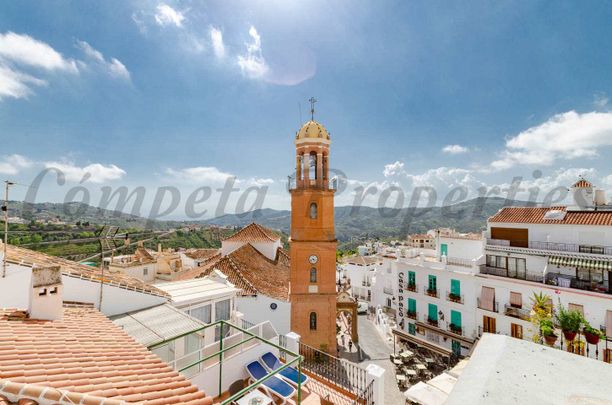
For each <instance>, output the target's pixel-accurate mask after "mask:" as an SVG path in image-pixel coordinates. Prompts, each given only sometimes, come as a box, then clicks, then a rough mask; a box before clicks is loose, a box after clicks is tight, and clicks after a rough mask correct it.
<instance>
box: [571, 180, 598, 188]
mask: <svg viewBox="0 0 612 405" xmlns="http://www.w3.org/2000/svg"><path fill="white" fill-rule="evenodd" d="M572 187H576V188H579V187H583V188H586V187H593V184H592V183H591V182H590V181H588V180H585V179H580V180H578V181H577V182H575V183H574V185H573V186H572Z"/></svg>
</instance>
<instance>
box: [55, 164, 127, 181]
mask: <svg viewBox="0 0 612 405" xmlns="http://www.w3.org/2000/svg"><path fill="white" fill-rule="evenodd" d="M44 165H45V167H46V168H56V169H59V170H60V171H62V172H63V173H64V176H66V180H67V181H76V182H82V181H84V180H86V181H90V182H92V183H105V182H107V181H112V180H119V179H121V178H122V177H123V176H125V174H126V172H125V170H123V169H121V168H120V167H117V166H116V165H112V164H111V165H104V164H101V163H92V164H89V165H87V166H84V167H79V166H76V165H75V164H74V163H72V162H68V161H65V162H45V163H44Z"/></svg>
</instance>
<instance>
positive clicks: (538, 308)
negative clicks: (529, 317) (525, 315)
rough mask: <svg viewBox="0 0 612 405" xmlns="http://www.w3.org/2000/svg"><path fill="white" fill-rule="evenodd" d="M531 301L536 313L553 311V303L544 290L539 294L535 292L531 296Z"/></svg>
mask: <svg viewBox="0 0 612 405" xmlns="http://www.w3.org/2000/svg"><path fill="white" fill-rule="evenodd" d="M531 302H532V308H533V310H534V311H535V312H536V313H541V314H546V313H548V314H550V313H552V305H551V300H550V296H548V295H547V294H544V293H542V292H540V293H539V294H538V293H535V292H534V293H533V297H531Z"/></svg>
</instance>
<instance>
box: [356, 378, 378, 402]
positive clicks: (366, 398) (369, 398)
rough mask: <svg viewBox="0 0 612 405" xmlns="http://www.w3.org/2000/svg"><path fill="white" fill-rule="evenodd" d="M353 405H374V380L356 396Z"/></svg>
mask: <svg viewBox="0 0 612 405" xmlns="http://www.w3.org/2000/svg"><path fill="white" fill-rule="evenodd" d="M353 404H354V405H362V404H363V405H374V380H372V381H370V383H369V384H368V385H367V386H366V387H365V389H364V390H363V391H362V392H361V393H360V394H358V395H357V398H355V400H354V401H353Z"/></svg>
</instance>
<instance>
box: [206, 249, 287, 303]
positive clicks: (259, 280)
mask: <svg viewBox="0 0 612 405" xmlns="http://www.w3.org/2000/svg"><path fill="white" fill-rule="evenodd" d="M214 269H217V270H219V271H221V272H222V273H223V274H225V275H226V276H227V278H228V280H229V281H230V283H232V284H234V285H235V286H236V287H237V288H240V289H241V294H242V295H257V294H258V293H261V294H264V295H267V296H269V297H272V298H276V299H281V300H284V301H287V300H289V270H290V260H289V256H288V254H287V252H285V251H283V250H282V249H279V252H278V253H277V257H276V260H270V259H268V258H267V257H265V256H264V255H263V254H261V253H260V252H259V251H258V250H257V249H255V248H254V247H253V246H252V245H250V244H246V245H244V246H242V247H240V248H239V249H236V250H234V251H233V252H232V253H230V254H229V255H227V256H225V257H223V258H221V259H219V261H217V262H216V263H214V264H213V265H211V266H209V267H208V268H207V269H206V270H205V271H204V272H203V273H202V274H201V275H200V277H204V276H208V275H209V274H210V273H211V272H212V271H213V270H214Z"/></svg>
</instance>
